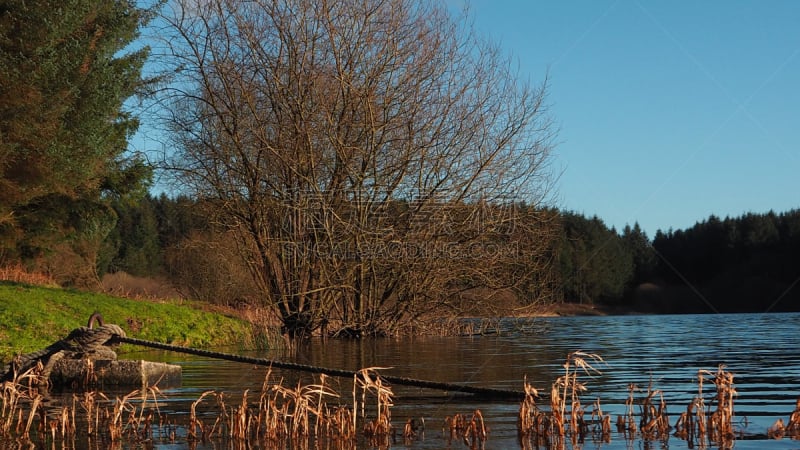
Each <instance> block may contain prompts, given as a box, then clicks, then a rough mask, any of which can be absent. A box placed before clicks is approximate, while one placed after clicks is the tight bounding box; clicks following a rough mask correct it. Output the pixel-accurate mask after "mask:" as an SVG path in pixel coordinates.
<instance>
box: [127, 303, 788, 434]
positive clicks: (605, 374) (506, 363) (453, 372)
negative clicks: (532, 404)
mask: <svg viewBox="0 0 800 450" xmlns="http://www.w3.org/2000/svg"><path fill="white" fill-rule="evenodd" d="M502 325H503V328H504V329H503V332H501V333H499V334H497V335H491V336H475V337H410V338H403V339H365V340H360V341H346V340H328V341H326V342H323V341H311V342H309V343H307V344H305V345H304V346H303V347H302V348H301V349H300V350H299V351H298V352H297V355H296V356H295V357H294V358H293V359H292V360H293V362H298V363H302V364H311V365H318V366H325V367H332V368H340V369H349V370H356V369H359V368H363V367H375V366H378V367H391V369H385V370H384V371H383V372H385V373H386V374H391V375H395V376H404V377H413V378H418V379H425V380H434V381H443V382H450V383H465V384H474V385H478V386H486V387H493V388H503V389H514V390H521V389H522V381H523V378H524V377H527V379H528V381H529V382H530V383H531V384H532V385H533V386H535V387H537V388H539V390H540V392H548V391H549V386H550V384H551V383H552V381H553V380H555V379H556V378H557V377H558V376H560V375H562V374H563V367H562V364H563V362H564V358H565V356H566V355H567V354H568V353H569V352H571V351H575V350H583V351H585V352H589V353H597V354H599V355H601V356H602V357H603V358H604V359H605V361H606V363H607V365H605V366H601V367H598V368H599V369H601V370H602V374H601V375H598V376H595V377H594V378H588V377H587V378H584V380H583V381H584V382H585V383H586V387H587V388H588V390H587V392H585V393H584V395H583V403H584V404H585V405H588V404H591V403H592V402H593V401H594V400H595V399H596V398H599V399H600V401H601V404H602V407H603V410H604V411H605V412H608V413H611V414H612V415H613V416H614V417H616V415H618V414H621V413H623V412H624V410H625V400H626V398H627V395H628V391H627V386H628V385H629V384H630V383H636V384H637V385H639V386H640V387H642V388H644V389H646V388H647V386H648V384H649V383H650V382H651V381H652V383H653V387H654V388H656V389H660V390H662V391H663V392H664V397H665V399H666V401H667V404H668V408H669V411H670V415H671V420H670V422H671V423H673V424H674V423H675V420H676V416H677V415H678V414H679V413H680V412H681V411H685V408H686V406H687V405H688V403H689V402H690V401H691V400H692V398H693V396H694V395H696V394H697V389H698V386H697V382H696V380H697V372H698V370H700V369H707V370H712V371H714V370H716V368H717V366H718V365H719V364H724V365H726V367H727V370H728V371H730V372H732V373H734V374H735V375H736V378H735V380H734V381H735V388H736V390H737V391H738V397H737V398H736V400H735V415H736V417H735V418H734V420H735V421H737V423H738V429H739V430H740V431H742V432H743V433H744V434H745V435H746V437H747V439H744V440H740V441H738V442H737V443H736V448H737V449H756V448H758V449H761V448H764V449H788V448H795V449H796V448H800V443H798V442H796V441H791V440H781V441H778V440H767V439H766V437H763V435H764V433H766V430H767V428H768V427H769V426H770V425H771V424H772V423H773V422H774V421H775V420H776V419H778V418H783V419H784V420H787V419H788V416H789V414H790V413H791V412H792V410H793V409H794V406H795V402H796V400H797V398H798V396H799V395H800V348H799V346H800V339H798V334H797V333H798V330H800V314H742V315H680V316H678V315H676V316H611V317H569V318H543V319H536V320H535V322H533V324H530V323H526V326H524V327H523V326H519V323H518V322H515V321H513V320H508V321H505V322H503V323H502ZM226 351H231V352H233V351H235V350H230V349H226ZM248 355H249V356H257V357H263V358H275V359H287V358H286V356H285V355H280V354H271V353H261V354H259V353H249V354H248ZM124 357H125V358H143V359H156V360H162V361H169V362H174V363H178V364H180V365H182V366H183V371H184V372H183V373H184V378H183V384H182V386H181V387H180V388H177V389H169V390H166V391H165V394H166V396H167V399H166V400H165V402H164V404H163V405H162V406H163V410H164V411H171V410H172V411H180V410H183V411H186V410H188V403H189V402H190V401H194V400H196V399H197V398H198V397H199V395H200V394H201V393H202V392H204V391H207V390H209V389H214V390H218V391H225V392H227V393H230V394H232V395H235V394H237V393H241V392H243V391H244V390H245V389H251V390H259V389H260V388H261V384H262V381H263V377H264V374H265V368H263V367H252V366H249V365H246V364H240V363H233V362H225V361H217V360H210V359H206V358H200V357H193V356H187V355H182V354H170V353H163V352H141V353H136V354H126V355H124ZM281 377H282V378H284V379H285V380H286V381H285V383H286V384H293V383H295V382H296V381H297V380H298V377H300V378H302V379H303V380H305V381H306V382H309V381H311V379H310V378H309V377H310V375H307V374H306V375H298V374H296V373H291V372H287V371H281V370H274V371H273V373H272V379H273V380H277V379H279V378H281ZM330 383H332V384H333V385H334V387H335V388H336V389H337V390H338V391H339V392H341V393H343V394H344V396H345V397H347V396H348V395H349V393H350V392H351V391H352V380H349V379H344V380H332V381H331V382H330ZM706 389H710V387H706ZM395 392H396V394H397V395H398V398H397V400H396V402H395V407H394V408H393V409H392V414H393V417H392V419H393V422H394V425H395V427H397V428H401V427H402V425H403V423H405V421H406V420H407V419H408V418H424V419H425V423H426V424H427V426H426V429H427V431H426V434H425V437H424V440H420V441H417V442H414V443H413V444H412V445H411V446H410V448H419V449H434V448H443V447H444V446H445V444H446V441H445V440H444V439H443V438H442V432H441V427H442V423H443V420H444V418H445V417H446V416H448V415H453V414H455V413H471V412H472V411H473V410H474V409H475V408H480V409H481V411H482V412H483V415H484V418H485V420H486V423H487V425H488V426H489V428H490V434H489V440H488V441H487V444H486V448H487V449H507V448H519V445H518V443H517V439H516V416H517V412H518V408H519V407H518V404H516V403H514V402H507V401H497V402H494V401H476V400H472V399H469V398H465V397H455V398H454V397H449V396H447V395H446V394H444V393H441V392H435V391H426V390H422V389H418V388H408V387H402V386H397V387H396V388H395ZM706 392H707V394H706V395H707V396H710V391H708V390H707V391H706ZM542 403H545V402H544V401H543V402H542ZM639 444H642V443H639ZM639 444H636V448H641V445H639ZM209 445H210V444H209ZM661 445H662V444H660V443H659V444H658V445H652V444H647V443H644V447H646V448H661ZM399 446H400V447H402V445H399ZM459 447H460V444H459ZM668 447H669V448H671V449H684V448H688V447H687V443H686V442H684V441H682V440H680V439H678V438H674V437H673V438H671V439H670V440H669V442H668ZM157 448H158V447H157ZM161 448H188V447H176V446H174V445H172V446H169V447H161ZM196 448H198V449H202V448H209V449H210V448H217V447H214V446H208V447H202V446H197V447H196ZM455 448H458V447H455ZM586 448H602V449H609V450H615V449H627V448H631V446H630V443H626V442H625V440H624V439H623V438H622V437H621V436H617V435H612V439H611V443H610V444H602V445H601V444H591V445H590V444H587V447H586Z"/></svg>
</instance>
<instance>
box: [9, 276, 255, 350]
mask: <svg viewBox="0 0 800 450" xmlns="http://www.w3.org/2000/svg"><path fill="white" fill-rule="evenodd" d="M199 306H200V305H199V304H192V303H191V302H185V301H179V300H174V301H159V302H155V301H145V300H131V299H126V298H120V297H113V296H109V295H105V294H94V293H87V292H80V291H75V290H67V289H60V288H49V287H39V286H31V285H26V284H20V283H12V282H5V281H0V359H2V360H4V361H8V360H9V359H10V358H11V357H12V356H13V355H16V354H19V353H29V352H32V351H36V350H40V349H42V348H44V347H46V346H48V345H50V344H52V343H53V342H55V341H57V340H59V339H62V338H64V337H65V336H67V335H68V334H69V332H70V331H72V330H73V329H75V328H78V327H80V326H84V325H86V323H87V320H88V319H89V316H90V315H91V314H92V313H93V312H95V311H98V312H100V313H101V314H102V315H103V317H104V318H105V322H106V323H114V324H117V325H119V326H121V327H122V329H123V330H125V332H126V333H127V335H128V336H131V337H136V338H139V339H146V340H153V341H159V342H164V343H171V344H177V345H187V346H192V347H199V348H203V347H217V346H227V345H239V346H244V347H248V346H249V347H252V346H255V339H254V338H253V336H254V330H253V326H252V324H250V323H249V322H246V321H244V320H240V319H237V318H234V317H228V316H226V315H223V314H220V313H215V312H210V311H207V310H202V309H200V307H199ZM126 348H132V347H128V346H123V347H122V348H121V349H120V352H121V353H124V352H125V351H126Z"/></svg>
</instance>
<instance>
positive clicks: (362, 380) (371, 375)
mask: <svg viewBox="0 0 800 450" xmlns="http://www.w3.org/2000/svg"><path fill="white" fill-rule="evenodd" d="M384 369H388V367H367V368H364V369H361V370H359V371H358V372H357V373H356V375H355V376H354V384H355V386H357V388H360V389H361V417H363V418H365V417H366V415H365V414H366V413H365V408H366V403H367V401H366V398H367V394H368V393H371V394H373V395H375V399H376V407H377V408H376V413H375V414H376V417H375V419H373V420H372V421H368V422H366V423H365V424H364V428H363V434H364V435H365V436H367V437H370V438H378V439H385V438H387V437H388V436H389V435H390V434H391V433H392V432H393V430H394V427H393V426H392V423H391V419H392V414H391V411H390V408H391V407H392V406H394V403H393V401H392V399H393V397H394V392H393V391H392V388H391V386H389V385H387V384H384V382H383V379H382V378H381V376H380V374H379V373H378V371H379V370H384ZM356 390H357V389H356V388H355V387H354V392H355V391H356Z"/></svg>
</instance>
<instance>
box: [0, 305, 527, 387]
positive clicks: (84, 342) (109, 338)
mask: <svg viewBox="0 0 800 450" xmlns="http://www.w3.org/2000/svg"><path fill="white" fill-rule="evenodd" d="M95 322H97V323H98V325H99V326H98V327H97V328H95V327H94V324H95ZM120 343H127V344H133V345H140V346H143V347H150V348H155V349H160V350H169V351H173V352H178V353H187V354H190V355H197V356H204V357H207V358H214V359H221V360H227V361H234V362H240V363H245V364H254V365H257V366H267V367H275V368H278V369H287V370H296V371H300V372H310V373H319V374H325V375H329V376H333V377H343V378H353V377H355V376H362V375H361V372H356V371H351V370H341V369H331V368H327V367H319V366H311V365H305V364H298V363H290V362H283V361H275V360H272V359H266V358H253V357H249V356H242V355H235V354H230V353H221V352H214V351H210V350H201V349H196V348H191V347H182V346H178V345H171V344H164V343H161V342H154V341H146V340H143V339H136V338H131V337H127V336H126V335H125V331H123V330H122V328H120V327H119V326H118V325H114V324H105V323H103V317H102V316H101V315H100V314H98V313H94V314H92V316H91V317H90V318H89V324H88V326H85V327H80V328H76V329H74V330H72V332H71V333H70V334H69V335H68V336H67V337H66V338H64V339H61V340H60V341H57V342H55V343H53V344H51V345H50V346H48V347H47V348H45V349H42V350H39V351H38V352H33V353H28V354H25V355H20V356H17V357H16V358H14V360H13V361H12V362H11V363H10V364H6V365H5V367H3V372H1V373H0V375H2V380H9V379H12V378H13V377H14V376H15V375H17V374H21V373H24V372H26V371H27V370H29V369H31V368H33V367H34V366H35V365H36V364H37V363H38V362H40V361H41V362H42V363H43V364H45V373H49V366H50V365H52V362H53V361H55V360H58V359H60V358H61V357H64V356H65V355H69V356H70V357H72V358H81V357H83V356H84V355H89V356H91V355H92V354H93V353H94V354H95V356H97V355H103V356H104V357H107V356H109V355H110V356H111V357H112V358H114V359H116V354H115V353H114V352H113V351H112V350H111V349H110V348H109V347H113V346H115V345H117V344H120ZM56 355H58V357H55V356H56ZM99 359H109V358H99ZM380 377H381V379H383V380H385V381H388V382H389V383H394V384H398V385H403V386H413V387H420V388H426V389H435V390H440V391H447V392H450V393H454V394H459V393H462V394H473V395H477V396H481V397H491V398H495V399H514V400H522V399H523V398H525V393H524V392H521V391H514V390H507V389H495V388H485V387H478V386H470V385H465V384H455V383H442V382H438V381H427V380H418V379H414V378H405V377H397V376H391V375H383V374H381V375H380Z"/></svg>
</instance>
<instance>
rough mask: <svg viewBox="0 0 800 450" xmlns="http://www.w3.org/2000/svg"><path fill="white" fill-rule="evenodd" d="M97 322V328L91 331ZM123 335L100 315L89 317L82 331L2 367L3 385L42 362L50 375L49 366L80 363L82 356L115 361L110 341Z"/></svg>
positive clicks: (120, 330)
mask: <svg viewBox="0 0 800 450" xmlns="http://www.w3.org/2000/svg"><path fill="white" fill-rule="evenodd" d="M95 322H97V324H98V327H97V328H94V324H95ZM124 336H125V331H124V330H123V329H122V328H120V327H119V325H115V324H105V323H103V316H101V315H100V314H99V313H94V314H92V316H91V317H89V323H88V324H87V325H86V326H85V327H80V328H76V329H74V330H72V331H71V332H70V333H69V335H67V337H65V338H64V339H61V340H59V341H56V342H54V343H52V344H50V345H49V346H47V347H45V348H44V349H42V350H39V351H36V352H33V353H26V354H24V355H19V356H17V357H15V358H14V359H13V360H12V361H11V362H10V363H9V364H6V365H4V366H3V369H2V372H0V373H2V378H1V380H2V381H7V380H11V379H13V378H14V377H15V375H16V374H22V373H25V372H27V371H28V370H30V369H32V368H33V367H34V366H36V365H37V364H38V363H39V362H41V363H42V364H43V365H44V367H45V374H47V373H49V369H50V368H51V366H52V363H53V362H55V361H56V360H58V359H61V358H65V357H66V358H72V359H80V358H82V357H84V356H95V357H97V358H99V357H100V356H102V359H116V358H117V355H116V353H114V351H113V350H112V349H111V347H112V346H113V342H112V339H113V338H116V337H124Z"/></svg>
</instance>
